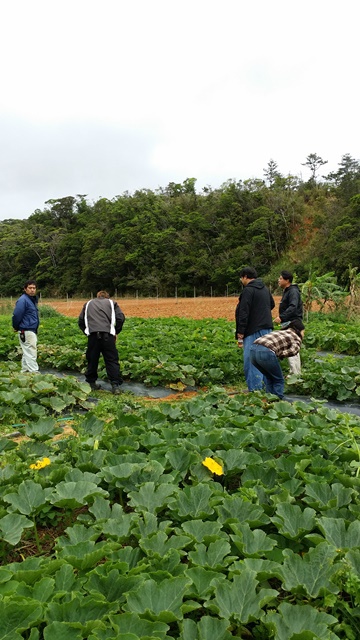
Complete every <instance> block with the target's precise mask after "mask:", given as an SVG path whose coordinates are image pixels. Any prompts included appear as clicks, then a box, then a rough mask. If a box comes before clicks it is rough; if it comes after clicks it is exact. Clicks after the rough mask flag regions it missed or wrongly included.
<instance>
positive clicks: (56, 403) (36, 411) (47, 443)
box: [0, 298, 360, 640]
mask: <svg viewBox="0 0 360 640" xmlns="http://www.w3.org/2000/svg"><path fill="white" fill-rule="evenodd" d="M185 300H186V299H185ZM218 300H221V301H224V304H225V302H226V304H228V305H229V309H228V313H229V314H230V303H231V316H226V315H223V314H224V313H225V307H222V308H221V309H220V303H219V305H218V312H219V314H220V315H219V316H214V315H211V316H208V315H207V314H208V313H209V312H210V306H209V304H210V303H211V304H214V308H216V304H217V301H218ZM209 301H210V303H209ZM167 302H168V301H167ZM170 302H171V303H172V304H173V305H180V304H182V301H180V299H179V300H178V301H176V300H173V301H170ZM186 302H187V304H188V305H189V307H188V306H187V305H185V304H184V305H182V310H183V313H181V315H180V314H174V313H173V314H172V316H171V317H166V315H165V313H166V307H165V306H164V307H161V304H162V300H160V299H159V300H157V299H155V300H154V299H152V300H141V301H131V300H126V299H124V300H121V301H119V303H120V306H121V307H122V308H123V310H124V312H125V314H126V315H127V321H126V323H125V325H124V329H123V331H122V333H121V334H120V336H119V340H118V348H119V353H120V359H121V366H122V372H123V376H124V378H126V379H128V380H134V381H141V382H143V383H145V384H147V385H153V386H154V385H155V386H156V385H163V386H169V387H171V388H173V389H179V390H183V389H186V388H189V387H191V388H196V389H197V393H196V395H194V396H193V397H192V398H190V399H189V398H187V399H177V398H174V397H172V396H171V397H170V398H169V399H167V400H165V401H162V402H151V403H149V402H147V401H146V400H142V399H140V398H137V397H135V396H133V395H132V394H129V393H127V394H125V393H124V394H122V395H120V396H116V397H114V396H111V394H109V393H107V392H106V391H97V392H95V393H94V392H90V387H89V386H88V385H87V384H86V383H83V382H79V380H78V379H77V378H76V377H75V376H74V375H66V376H64V377H57V376H55V375H50V374H35V375H30V376H29V375H26V374H21V373H20V372H19V369H20V367H19V359H20V353H19V346H18V344H17V336H16V335H15V334H14V332H12V331H11V327H10V316H9V315H7V316H0V401H1V405H0V434H1V435H0V563H1V566H0V640H19V638H20V639H21V638H22V639H23V640H64V639H65V638H66V640H214V639H216V640H231V638H242V639H243V640H268V639H269V640H272V639H273V640H346V639H347V640H358V639H359V638H360V517H359V516H360V499H359V488H360V420H359V418H358V417H357V416H354V415H350V414H347V413H339V412H337V411H336V410H334V409H330V408H328V407H326V406H324V399H333V400H338V401H342V400H347V401H352V402H356V401H357V400H358V399H359V396H360V366H359V365H360V362H359V360H360V359H359V350H360V326H359V324H358V323H356V322H353V323H346V322H344V321H343V322H341V321H339V320H336V319H333V318H331V317H327V316H322V315H320V314H313V316H312V317H311V319H310V322H309V324H308V326H307V330H306V340H305V344H304V347H303V349H302V361H303V372H302V376H301V379H298V380H295V379H294V380H291V379H289V380H288V381H287V383H288V384H287V392H288V393H289V392H291V391H295V392H296V393H301V392H303V393H304V392H305V393H306V395H308V396H311V397H312V399H311V400H310V402H305V401H301V400H297V401H294V402H288V401H278V400H277V399H276V397H274V396H269V395H266V394H264V393H261V392H256V393H253V394H243V393H241V389H242V388H243V387H244V378H243V372H242V354H241V350H239V349H238V348H237V346H236V343H235V340H234V323H233V321H232V319H233V312H234V307H235V304H236V299H235V300H234V299H230V298H228V299H226V298H224V299H223V298H221V299H218V298H216V299H206V300H205V299H204V300H202V299H200V298H199V299H188V300H187V301H186ZM202 302H206V305H208V306H205V305H204V306H202ZM128 303H129V306H128V307H127V305H128ZM130 303H131V304H132V303H134V304H140V305H144V306H143V307H142V308H143V313H144V314H145V313H146V314H147V315H146V317H142V316H141V315H140V310H139V309H140V307H138V309H137V308H136V307H132V308H131V307H130ZM63 304H67V305H69V308H68V310H67V311H68V313H66V315H65V310H64V309H63V314H64V315H58V314H56V311H54V309H53V307H51V309H49V308H48V305H47V303H46V307H47V308H45V307H43V308H41V314H42V317H41V329H40V332H39V365H40V368H42V369H46V368H53V369H57V370H59V371H65V372H66V371H68V372H69V371H71V372H73V373H79V372H83V371H84V366H85V355H84V353H85V348H86V338H85V337H84V335H83V334H82V333H81V332H80V331H79V329H78V327H77V322H76V317H77V315H78V313H79V311H80V308H81V304H82V302H81V301H78V302H76V304H78V307H77V308H76V309H75V301H74V303H72V301H70V302H65V303H63ZM155 304H158V308H157V312H158V315H159V316H160V317H152V316H151V315H150V314H151V308H152V307H154V305H155ZM191 304H193V308H192V312H193V314H195V313H197V314H200V313H203V314H204V316H201V317H200V315H198V316H195V315H188V316H186V315H184V314H185V313H189V314H190V313H191V307H190V305H191ZM145 305H149V306H148V307H147V310H146V307H145ZM164 305H165V303H164ZM70 306H71V312H70ZM160 307H161V310H160ZM185 309H186V311H185ZM201 309H202V311H200V310H201ZM153 311H154V308H153ZM160 311H161V313H160ZM168 312H169V313H170V307H169V308H168ZM214 313H216V311H212V314H214ZM66 316H68V317H66ZM230 320H231V321H230ZM317 349H322V350H328V351H331V352H334V354H335V355H329V356H323V357H322V358H319V356H318V354H317ZM339 355H341V358H340V357H335V356H339ZM282 366H284V370H285V371H286V367H287V363H286V362H284V363H282ZM99 373H100V377H103V378H104V377H105V371H104V369H103V367H100V372H99ZM94 399H95V400H96V402H94ZM64 424H65V425H66V430H64V429H63V425H64ZM14 430H17V431H18V432H19V433H21V435H22V438H21V439H18V440H16V441H15V440H14V438H12V437H8V435H9V434H11V433H12V432H13V431H14Z"/></svg>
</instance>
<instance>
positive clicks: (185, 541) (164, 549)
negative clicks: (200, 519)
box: [139, 531, 192, 558]
mask: <svg viewBox="0 0 360 640" xmlns="http://www.w3.org/2000/svg"><path fill="white" fill-rule="evenodd" d="M191 543H192V540H191V538H189V537H188V536H181V535H173V536H170V537H168V536H167V535H166V533H165V531H157V532H156V533H154V534H153V535H151V536H149V537H148V538H142V539H141V540H140V542H139V546H140V548H141V549H142V550H143V551H144V552H145V553H146V555H148V556H155V557H159V558H162V557H164V556H165V555H166V554H167V553H168V552H169V551H170V549H178V550H179V551H180V550H183V549H185V548H186V547H188V546H189V545H190V544H191ZM182 555H184V553H183V554H182Z"/></svg>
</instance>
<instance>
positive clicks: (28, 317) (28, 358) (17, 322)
mask: <svg viewBox="0 0 360 640" xmlns="http://www.w3.org/2000/svg"><path fill="white" fill-rule="evenodd" d="M12 326H13V328H14V331H17V332H18V334H19V342H20V346H21V350H22V360H21V371H22V372H23V373H25V372H27V373H36V372H37V371H39V365H38V363H37V331H38V328H39V313H38V308H37V296H36V282H35V280H28V281H27V282H25V284H24V293H23V294H22V296H20V298H19V299H18V301H17V302H16V305H15V309H14V313H13V317H12Z"/></svg>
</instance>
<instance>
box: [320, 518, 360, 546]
mask: <svg viewBox="0 0 360 640" xmlns="http://www.w3.org/2000/svg"><path fill="white" fill-rule="evenodd" d="M317 522H318V525H319V529H320V530H321V531H322V533H323V534H324V536H325V538H326V540H327V541H328V542H329V543H330V544H332V545H334V547H335V548H336V549H343V550H345V551H347V550H348V549H353V548H359V547H360V521H359V520H355V521H354V522H351V523H350V524H349V526H348V528H347V529H346V523H345V520H343V519H342V518H318V521H317Z"/></svg>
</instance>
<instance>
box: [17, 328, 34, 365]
mask: <svg viewBox="0 0 360 640" xmlns="http://www.w3.org/2000/svg"><path fill="white" fill-rule="evenodd" d="M24 333H25V342H22V340H20V335H21V332H20V331H19V343H20V347H21V350H22V360H21V371H22V373H25V372H29V373H36V372H37V371H39V365H38V363H37V361H36V358H37V335H36V333H34V332H33V331H24Z"/></svg>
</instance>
